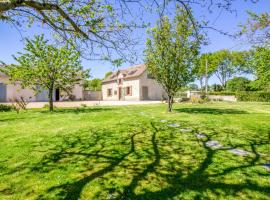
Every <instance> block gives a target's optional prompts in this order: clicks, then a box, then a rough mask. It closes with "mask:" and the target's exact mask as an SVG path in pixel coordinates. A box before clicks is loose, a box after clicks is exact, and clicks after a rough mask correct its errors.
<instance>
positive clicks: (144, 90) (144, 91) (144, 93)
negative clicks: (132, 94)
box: [142, 86, 149, 100]
mask: <svg viewBox="0 0 270 200" xmlns="http://www.w3.org/2000/svg"><path fill="white" fill-rule="evenodd" d="M148 99H149V97H148V87H147V86H143V87H142V100H148Z"/></svg>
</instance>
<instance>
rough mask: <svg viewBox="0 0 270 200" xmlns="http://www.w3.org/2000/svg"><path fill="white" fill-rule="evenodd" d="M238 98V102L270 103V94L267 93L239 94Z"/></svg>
mask: <svg viewBox="0 0 270 200" xmlns="http://www.w3.org/2000/svg"><path fill="white" fill-rule="evenodd" d="M236 97H237V100H238V101H257V102H259V101H261V102H270V92H265V91H257V92H238V93H237V94H236Z"/></svg>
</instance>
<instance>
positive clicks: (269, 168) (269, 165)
mask: <svg viewBox="0 0 270 200" xmlns="http://www.w3.org/2000/svg"><path fill="white" fill-rule="evenodd" d="M262 166H263V167H265V168H266V169H268V170H269V171H270V163H268V164H264V165H262Z"/></svg>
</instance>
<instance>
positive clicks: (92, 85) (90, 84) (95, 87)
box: [84, 78, 102, 91]
mask: <svg viewBox="0 0 270 200" xmlns="http://www.w3.org/2000/svg"><path fill="white" fill-rule="evenodd" d="M101 81H102V80H101V79H99V78H94V79H92V80H87V81H85V83H84V88H85V89H88V90H92V91H101Z"/></svg>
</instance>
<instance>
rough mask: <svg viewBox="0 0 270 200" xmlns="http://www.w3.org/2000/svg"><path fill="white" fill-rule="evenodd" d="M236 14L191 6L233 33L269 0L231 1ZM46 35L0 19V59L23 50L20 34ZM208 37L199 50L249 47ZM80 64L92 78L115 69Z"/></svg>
mask: <svg viewBox="0 0 270 200" xmlns="http://www.w3.org/2000/svg"><path fill="white" fill-rule="evenodd" d="M233 6H234V8H235V10H237V13H235V12H233V13H228V12H226V11H222V12H221V13H220V10H217V9H213V13H209V12H208V11H206V10H205V9H202V8H199V7H194V8H193V9H194V15H195V17H196V18H197V19H205V20H209V21H211V23H212V25H213V26H215V27H216V28H219V29H222V30H223V31H226V32H230V33H235V32H236V31H237V30H238V25H239V24H240V23H244V22H245V20H246V19H247V13H246V11H247V10H252V11H254V12H256V13H261V12H269V10H270V2H269V0H260V1H259V2H258V3H256V4H254V3H251V2H250V1H248V2H245V0H236V1H235V3H234V4H233ZM145 17H146V18H151V21H156V19H155V18H153V19H152V17H153V16H152V15H148V14H146V15H145ZM144 32H145V30H140V31H138V32H135V34H138V36H139V37H141V38H142V39H141V44H142V46H140V48H138V49H139V50H138V51H140V52H142V50H143V44H144V41H145V38H146V34H144ZM42 33H45V34H48V33H49V30H47V29H41V28H38V27H33V28H30V29H27V28H24V29H23V31H21V33H20V32H19V31H18V30H16V28H14V27H12V26H10V25H9V24H6V23H4V22H2V21H0V36H1V37H0V60H1V61H4V62H5V63H12V62H14V60H13V58H12V55H13V54H16V52H18V51H21V50H22V49H23V46H24V43H23V41H22V37H21V34H22V35H23V36H24V37H32V36H33V35H35V34H42ZM208 34H209V39H210V42H211V43H210V44H209V45H208V46H205V47H203V48H202V52H212V51H216V50H219V49H226V48H227V49H231V50H243V49H247V48H249V46H248V45H246V44H244V43H243V42H241V41H239V40H234V39H232V38H230V37H228V36H224V35H221V34H219V33H217V32H215V31H209V32H208ZM142 59H143V58H142V57H140V60H139V61H138V64H139V63H141V62H142ZM82 64H83V67H84V68H85V69H88V68H90V69H91V75H92V76H93V77H98V78H103V77H104V74H105V73H106V72H108V71H112V70H115V68H114V67H113V66H112V65H111V64H110V63H106V62H101V61H87V60H82ZM128 66H129V63H125V64H123V66H121V68H125V67H128ZM215 82H217V80H216V78H215V77H213V78H212V79H211V80H210V83H215Z"/></svg>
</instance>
